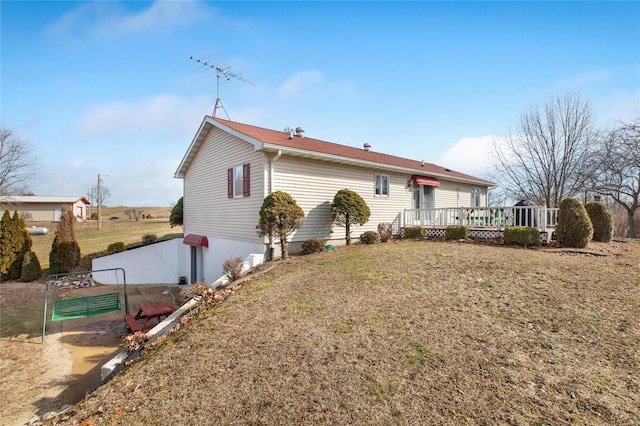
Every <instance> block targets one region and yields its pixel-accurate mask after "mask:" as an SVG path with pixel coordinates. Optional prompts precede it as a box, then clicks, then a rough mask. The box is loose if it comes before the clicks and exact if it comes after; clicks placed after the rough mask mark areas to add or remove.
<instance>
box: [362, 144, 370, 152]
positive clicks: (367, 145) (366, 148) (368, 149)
mask: <svg viewBox="0 0 640 426" xmlns="http://www.w3.org/2000/svg"><path fill="white" fill-rule="evenodd" d="M363 147H364V150H365V151H371V144H369V143H365V144H364V145H363Z"/></svg>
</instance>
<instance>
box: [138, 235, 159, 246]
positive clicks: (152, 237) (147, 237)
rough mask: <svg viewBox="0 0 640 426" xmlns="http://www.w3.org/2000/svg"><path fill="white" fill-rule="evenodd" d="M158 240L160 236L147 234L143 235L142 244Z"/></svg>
mask: <svg viewBox="0 0 640 426" xmlns="http://www.w3.org/2000/svg"><path fill="white" fill-rule="evenodd" d="M156 241H158V236H157V235H154V234H146V235H143V236H142V244H144V245H147V244H153V243H155V242H156Z"/></svg>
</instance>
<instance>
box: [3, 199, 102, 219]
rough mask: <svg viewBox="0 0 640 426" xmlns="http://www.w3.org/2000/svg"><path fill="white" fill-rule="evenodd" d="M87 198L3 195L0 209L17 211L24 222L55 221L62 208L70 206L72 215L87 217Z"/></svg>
mask: <svg viewBox="0 0 640 426" xmlns="http://www.w3.org/2000/svg"><path fill="white" fill-rule="evenodd" d="M89 204H90V203H89V200H87V199H86V198H85V197H77V196H75V197H63V196H39V195H5V196H1V197H0V211H5V210H9V211H10V212H14V211H17V212H18V213H19V214H20V216H21V217H22V218H23V219H24V221H25V222H57V221H59V220H60V216H61V215H62V210H63V209H64V208H69V207H70V208H71V209H72V212H73V214H74V216H75V217H76V218H77V219H78V220H79V221H83V220H85V219H87V207H89Z"/></svg>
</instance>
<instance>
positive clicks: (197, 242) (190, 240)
mask: <svg viewBox="0 0 640 426" xmlns="http://www.w3.org/2000/svg"><path fill="white" fill-rule="evenodd" d="M182 243H183V244H188V245H190V246H200V247H209V240H208V239H207V237H205V236H204V235H196V234H188V235H185V236H184V240H183V241H182Z"/></svg>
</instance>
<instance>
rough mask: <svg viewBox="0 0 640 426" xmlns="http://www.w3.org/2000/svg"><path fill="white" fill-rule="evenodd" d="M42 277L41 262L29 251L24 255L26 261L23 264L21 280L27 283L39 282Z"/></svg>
mask: <svg viewBox="0 0 640 426" xmlns="http://www.w3.org/2000/svg"><path fill="white" fill-rule="evenodd" d="M41 276H42V268H41V267H40V261H39V260H38V256H37V255H36V254H35V253H34V252H32V251H28V252H26V253H25V255H24V261H23V262H22V273H21V274H20V279H21V280H22V281H24V282H26V283H30V282H32V281H36V280H39V279H40V277H41Z"/></svg>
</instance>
